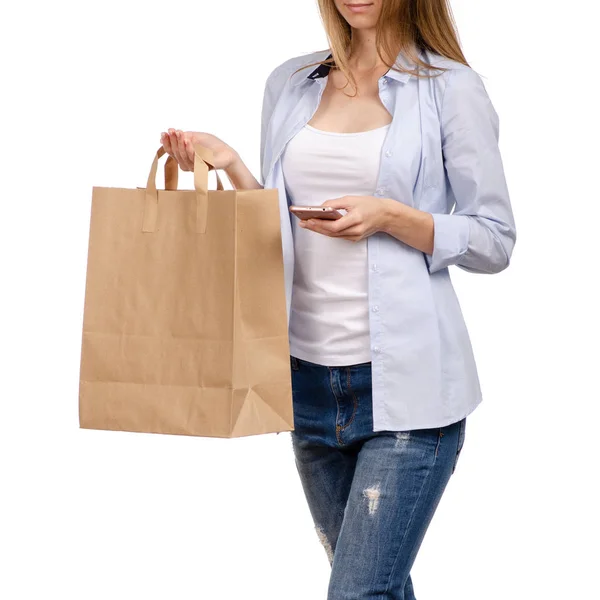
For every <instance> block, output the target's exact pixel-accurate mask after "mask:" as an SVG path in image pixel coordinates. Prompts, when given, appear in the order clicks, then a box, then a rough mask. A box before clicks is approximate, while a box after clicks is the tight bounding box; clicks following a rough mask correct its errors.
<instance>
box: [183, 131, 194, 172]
mask: <svg viewBox="0 0 600 600" xmlns="http://www.w3.org/2000/svg"><path fill="white" fill-rule="evenodd" d="M185 149H186V151H187V157H188V161H189V165H190V171H193V170H194V159H195V154H196V152H195V150H194V145H193V144H192V140H191V139H190V138H189V137H187V136H186V138H185Z"/></svg>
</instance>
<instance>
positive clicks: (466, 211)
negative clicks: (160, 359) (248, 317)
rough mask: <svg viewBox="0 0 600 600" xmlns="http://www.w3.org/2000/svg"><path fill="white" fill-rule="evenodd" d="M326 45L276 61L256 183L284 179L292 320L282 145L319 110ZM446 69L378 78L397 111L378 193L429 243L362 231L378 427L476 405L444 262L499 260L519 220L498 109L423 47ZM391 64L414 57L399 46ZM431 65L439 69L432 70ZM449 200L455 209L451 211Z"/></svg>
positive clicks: (457, 67)
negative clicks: (427, 233)
mask: <svg viewBox="0 0 600 600" xmlns="http://www.w3.org/2000/svg"><path fill="white" fill-rule="evenodd" d="M330 55H331V53H330V50H325V51H320V52H315V53H312V54H309V55H304V56H298V57H294V58H291V59H289V60H287V61H285V62H284V63H282V64H280V65H279V66H278V67H276V68H275V69H274V70H273V71H272V72H271V74H270V75H269V77H268V78H267V82H266V85H265V90H264V100H263V108H262V127H261V175H260V176H261V184H262V185H263V186H264V187H265V188H276V189H277V190H278V191H279V201H280V214H281V234H282V245H283V259H284V273H285V288H286V301H287V314H288V323H289V315H290V305H291V294H292V283H293V273H294V243H293V228H292V225H291V219H292V218H295V217H293V216H291V214H290V213H289V211H288V206H289V198H288V196H287V193H286V188H285V173H284V172H283V169H282V166H281V160H280V159H281V154H282V152H283V150H284V149H285V147H286V144H287V143H288V142H289V141H290V139H292V138H293V137H294V136H295V135H296V133H298V131H300V129H302V127H304V125H305V124H306V123H307V122H308V121H309V120H310V119H311V118H312V116H313V114H314V113H315V112H316V110H317V108H318V106H319V102H320V99H321V95H322V93H323V90H324V88H325V84H326V82H327V76H328V75H327V74H328V70H329V67H328V66H321V67H318V68H317V69H315V70H311V69H310V68H308V69H303V70H301V71H299V72H297V73H295V71H296V69H298V68H299V67H301V66H304V65H308V64H310V63H314V62H316V61H319V60H325V59H326V58H328V57H329V56H330ZM422 56H423V58H425V59H426V60H428V62H430V63H431V64H434V65H436V66H442V67H446V68H447V69H448V70H447V71H445V72H444V73H443V74H442V75H440V76H438V77H433V78H430V79H427V78H417V77H415V76H413V75H411V74H407V73H401V72H397V71H394V70H391V69H390V70H389V71H387V73H386V74H384V75H383V76H382V77H380V79H379V97H380V99H381V102H382V103H383V105H384V106H385V107H386V108H387V110H388V111H389V112H390V114H391V115H392V122H391V125H390V127H389V129H388V132H387V134H386V137H385V140H384V143H383V147H382V150H381V163H380V165H381V166H380V170H379V175H378V180H377V186H376V189H375V190H374V195H375V196H381V197H385V198H392V199H394V200H396V201H398V202H403V203H405V204H408V205H409V206H412V207H415V208H418V209H420V210H423V211H427V212H429V213H431V214H432V215H433V220H434V249H433V253H432V254H431V255H428V254H424V253H423V252H421V251H419V250H417V249H415V248H413V247H411V246H409V245H407V244H405V243H403V242H401V241H399V240H398V239H396V238H394V237H393V236H391V235H389V234H386V233H383V232H378V233H375V234H373V235H371V236H369V237H368V238H367V252H368V260H369V304H370V308H371V309H375V307H377V310H369V325H370V334H371V356H372V360H371V362H372V393H373V431H383V430H392V431H402V430H408V429H420V428H431V427H441V426H444V425H447V424H449V423H453V422H455V421H458V420H460V419H462V418H463V417H465V416H466V415H468V414H469V413H471V412H472V411H473V410H474V409H475V407H476V406H477V405H478V404H479V403H480V402H481V400H482V396H481V388H480V384H479V379H478V375H477V369H476V365H475V360H474V357H473V351H472V347H471V342H470V339H469V335H468V332H467V329H466V326H465V322H464V320H463V315H462V312H461V309H460V306H459V302H458V299H457V297H456V294H455V291H454V288H453V285H452V283H451V280H450V275H449V272H448V267H449V266H450V265H456V266H458V267H460V268H461V269H464V270H466V271H470V272H472V273H497V272H499V271H502V270H503V269H505V268H506V267H507V266H508V264H509V260H510V256H511V253H512V250H513V247H514V244H515V239H516V231H515V224H514V219H513V214H512V209H511V205H510V200H509V194H508V190H507V185H506V181H505V176H504V171H503V166H502V159H501V156H500V151H499V148H498V115H497V113H496V111H495V110H494V108H493V106H492V103H491V102H490V99H489V97H488V94H487V93H486V89H485V87H484V85H483V82H482V80H481V78H480V76H479V75H478V74H477V73H476V72H475V71H474V70H473V69H471V68H470V67H467V66H465V65H463V64H461V63H459V62H457V61H453V60H450V59H447V58H445V57H442V56H440V55H438V54H435V53H432V52H428V51H424V52H423V53H422ZM397 64H400V65H403V66H407V67H409V68H411V67H412V66H413V65H411V64H410V63H409V62H408V60H407V59H406V58H404V57H403V56H402V55H401V54H400V55H398V58H397ZM436 72H437V71H436ZM452 209H454V210H453V211H452Z"/></svg>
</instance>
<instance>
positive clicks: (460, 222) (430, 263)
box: [425, 213, 469, 273]
mask: <svg viewBox="0 0 600 600" xmlns="http://www.w3.org/2000/svg"><path fill="white" fill-rule="evenodd" d="M431 216H432V217H433V254H425V261H426V262H427V268H428V269H429V273H435V272H436V271H439V270H440V269H445V268H446V267H448V266H449V265H453V264H456V263H457V262H458V260H459V259H460V257H461V256H462V255H463V254H464V253H465V252H466V251H467V250H468V248H469V220H468V219H469V217H468V216H467V215H447V214H433V213H432V215H431Z"/></svg>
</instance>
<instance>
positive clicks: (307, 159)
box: [282, 124, 389, 366]
mask: <svg viewBox="0 0 600 600" xmlns="http://www.w3.org/2000/svg"><path fill="white" fill-rule="evenodd" d="M388 128H389V125H384V126H383V127H378V128H376V129H370V130H368V131H361V132H358V133H336V132H331V131H322V130H320V129H315V128H314V127H312V126H311V125H308V124H307V125H305V127H304V128H303V129H301V130H300V131H299V132H298V134H296V136H295V137H294V138H292V139H291V140H290V141H289V142H288V144H287V146H286V148H285V150H284V152H283V154H282V169H283V174H284V179H285V185H286V190H287V192H288V196H289V198H290V201H291V203H292V204H300V205H311V206H318V205H320V204H322V203H323V202H325V200H330V199H333V198H340V197H341V196H349V195H350V196H365V195H366V196H372V195H373V193H374V191H375V187H376V185H377V177H378V174H379V162H380V154H381V147H382V145H383V141H384V138H385V135H386V133H387V130H388ZM342 212H343V211H342ZM292 227H293V233H294V250H295V265H294V283H293V288H292V304H291V310H290V327H289V334H290V353H291V355H292V356H296V357H297V358H300V359H303V360H307V361H310V362H314V363H317V364H320V365H326V366H346V365H353V364H360V363H364V362H369V361H370V360H371V343H370V335H369V312H368V309H369V302H368V269H367V265H368V257H367V240H366V238H365V239H363V240H360V241H359V242H353V241H350V240H345V239H342V238H335V237H330V236H327V235H323V234H320V233H316V232H314V231H310V230H308V229H303V228H302V227H299V226H298V218H297V217H295V216H292Z"/></svg>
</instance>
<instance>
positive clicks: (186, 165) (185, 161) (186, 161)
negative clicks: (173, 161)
mask: <svg viewBox="0 0 600 600" xmlns="http://www.w3.org/2000/svg"><path fill="white" fill-rule="evenodd" d="M177 142H178V143H179V154H180V155H181V161H182V162H181V163H180V164H181V166H182V168H183V169H185V170H186V171H190V170H191V169H192V168H193V164H192V163H191V161H190V157H189V152H188V149H187V145H186V136H185V133H184V132H183V131H180V130H177Z"/></svg>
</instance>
